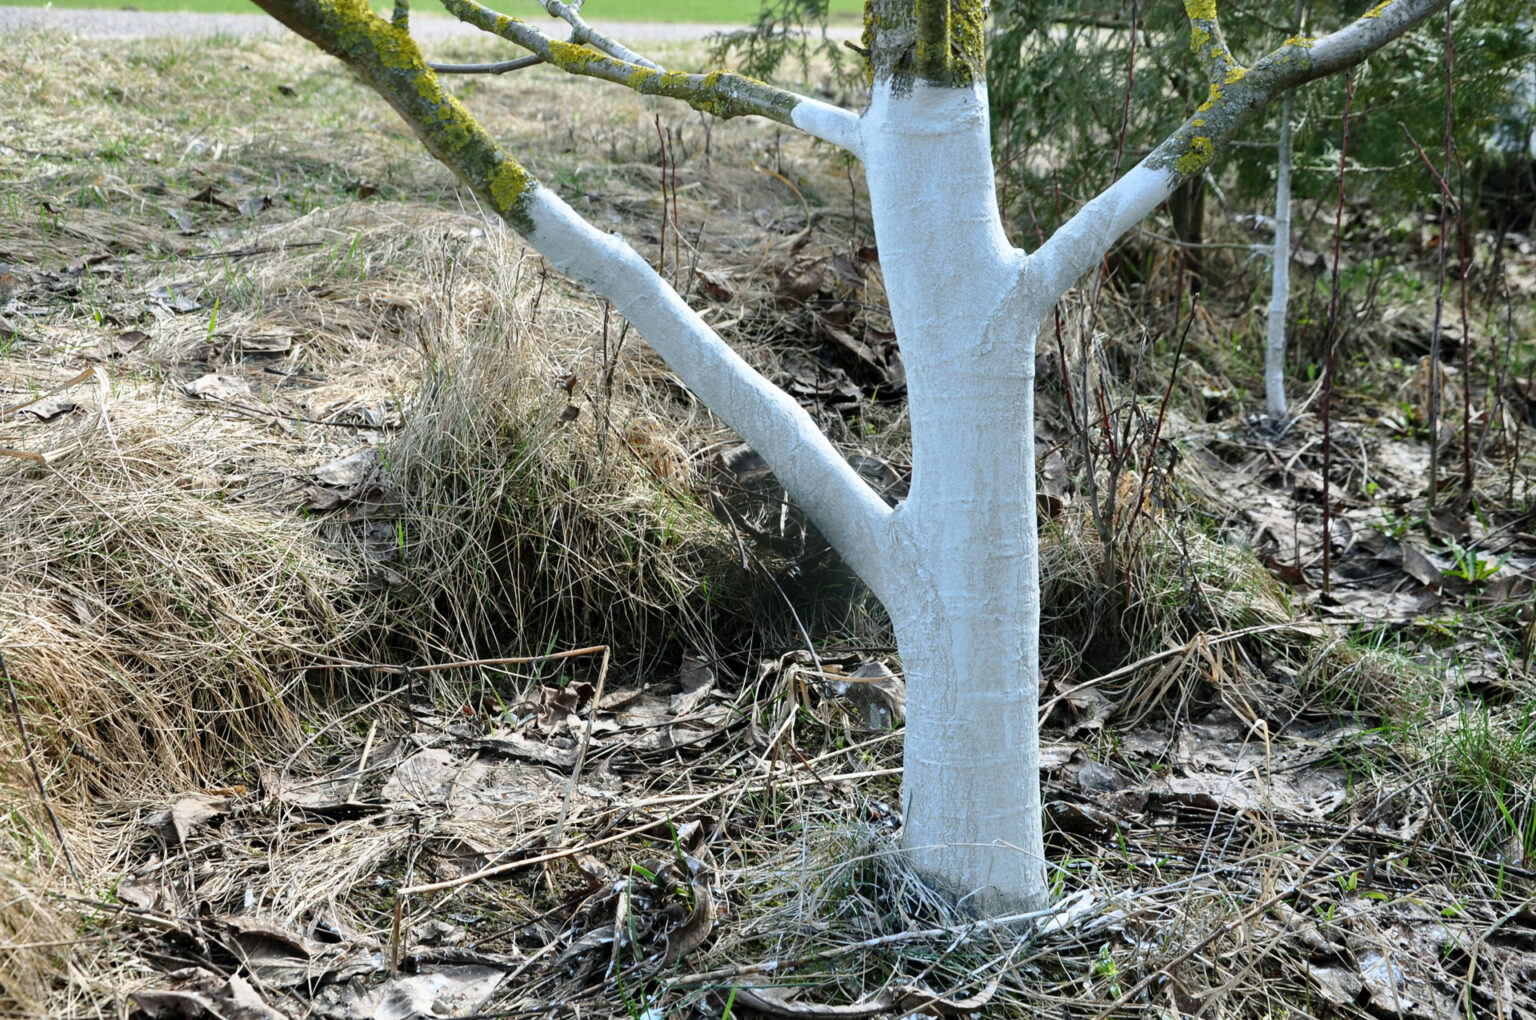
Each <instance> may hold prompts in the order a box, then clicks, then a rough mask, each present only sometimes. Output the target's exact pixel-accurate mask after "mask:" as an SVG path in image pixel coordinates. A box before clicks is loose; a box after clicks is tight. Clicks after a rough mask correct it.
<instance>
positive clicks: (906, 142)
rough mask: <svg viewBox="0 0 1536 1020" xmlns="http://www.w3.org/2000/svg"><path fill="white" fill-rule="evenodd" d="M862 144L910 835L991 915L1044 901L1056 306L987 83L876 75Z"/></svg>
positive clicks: (927, 866)
mask: <svg viewBox="0 0 1536 1020" xmlns="http://www.w3.org/2000/svg"><path fill="white" fill-rule="evenodd" d="M861 136H862V139H863V147H864V160H865V166H866V179H867V180H868V183H869V196H870V207H871V209H872V211H873V217H874V225H875V237H876V240H877V242H878V244H879V250H880V262H881V266H882V267H883V268H884V271H885V285H886V291H887V293H888V294H889V295H890V305H891V317H892V320H893V321H894V323H895V326H896V333H897V336H898V337H900V338H901V344H902V356H903V358H904V359H905V360H906V364H907V378H908V407H909V409H910V414H911V421H912V462H913V478H912V487H911V493H910V495H909V496H908V497H907V500H906V502H905V503H903V504H902V505H901V507H900V508H899V509H898V510H897V512H896V522H895V525H896V526H895V531H896V535H895V537H896V548H897V549H898V550H899V559H898V560H897V563H899V566H898V567H897V573H898V575H899V579H898V582H897V583H896V584H893V585H890V586H888V587H889V589H890V591H889V592H888V593H887V594H886V595H885V596H884V599H885V603H886V607H887V609H888V610H889V611H890V613H891V617H892V620H893V622H894V623H895V626H896V634H897V643H898V645H899V647H900V648H901V651H902V666H903V669H904V670H905V672H906V683H907V720H908V722H907V733H906V744H905V758H904V769H905V774H904V781H903V784H902V800H903V803H904V806H905V813H904V829H903V834H902V844H903V846H904V847H906V848H907V850H908V851H909V852H910V853H911V855H912V859H913V862H914V863H915V864H916V865H917V867H918V868H919V870H920V871H922V872H923V873H924V874H926V875H928V876H930V879H931V880H933V881H934V882H936V883H938V884H942V885H944V886H946V887H947V888H948V889H949V890H950V891H952V892H954V893H956V894H958V895H961V896H970V897H971V899H970V902H971V903H972V904H973V905H974V906H975V907H976V908H977V909H979V910H982V911H985V912H994V913H995V912H999V911H1004V910H1009V909H1016V908H1022V909H1034V908H1037V907H1040V906H1043V905H1044V902H1045V888H1046V886H1045V878H1044V875H1045V870H1044V865H1045V858H1044V844H1043V840H1042V835H1041V824H1040V788H1039V740H1038V738H1037V734H1036V705H1037V703H1038V677H1039V670H1038V664H1037V655H1038V653H1037V649H1038V645H1039V629H1040V579H1039V565H1038V557H1037V545H1038V543H1037V542H1036V538H1035V527H1036V525H1035V473H1034V364H1035V358H1034V339H1035V334H1036V332H1037V330H1038V326H1039V322H1040V320H1041V319H1042V317H1043V316H1044V315H1045V314H1046V313H1047V312H1048V311H1049V310H1050V308H1051V306H1052V305H1053V304H1054V303H1055V296H1054V295H1050V296H1042V295H1039V294H1035V295H1029V294H1027V293H1026V291H1027V289H1028V288H1025V287H1021V286H1020V281H1021V274H1022V273H1023V270H1024V267H1025V258H1024V255H1023V253H1022V252H1019V251H1017V250H1015V249H1014V248H1013V247H1012V245H1010V244H1009V243H1008V239H1007V236H1006V235H1005V234H1004V232H1003V226H1002V219H1001V217H1000V215H999V213H998V208H997V202H996V199H995V197H994V194H995V193H994V189H993V186H992V161H991V144H990V137H989V134H988V122H987V99H986V92H985V90H984V89H983V88H980V87H977V86H971V87H966V88H955V87H940V86H931V85H927V84H925V83H922V82H918V83H915V84H913V85H912V86H910V90H909V91H907V92H905V94H897V92H896V90H895V89H894V88H893V87H892V86H891V84H890V83H889V82H887V83H882V84H877V85H876V86H875V91H874V95H873V97H872V98H871V101H870V104H869V108H868V110H866V111H865V113H864V116H863V119H862V129H861ZM1031 297H1033V304H1031Z"/></svg>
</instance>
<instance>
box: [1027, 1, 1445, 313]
mask: <svg viewBox="0 0 1536 1020" xmlns="http://www.w3.org/2000/svg"><path fill="white" fill-rule="evenodd" d="M1449 2H1450V0H1386V2H1385V3H1382V4H1380V5H1378V6H1376V7H1374V8H1372V9H1371V10H1369V11H1367V12H1366V13H1365V14H1363V15H1361V16H1360V17H1359V18H1358V19H1356V20H1355V21H1354V22H1352V23H1350V24H1349V25H1346V26H1345V27H1344V28H1341V29H1339V30H1338V31H1337V32H1334V33H1332V34H1330V35H1327V36H1324V37H1323V38H1321V39H1315V40H1314V39H1307V38H1303V37H1300V36H1293V37H1292V38H1290V39H1287V40H1286V41H1285V42H1284V43H1283V44H1282V45H1281V46H1280V47H1279V48H1277V49H1275V50H1274V51H1273V52H1271V53H1269V54H1268V55H1267V56H1265V57H1264V58H1263V59H1262V60H1260V61H1258V62H1257V63H1255V64H1254V65H1253V66H1252V67H1250V68H1247V69H1244V68H1242V67H1240V66H1238V65H1236V64H1235V63H1234V64H1232V65H1231V66H1230V69H1229V71H1228V72H1227V73H1226V74H1225V75H1224V76H1223V77H1222V79H1221V80H1220V81H1212V82H1211V94H1210V98H1208V99H1207V100H1206V101H1205V102H1204V103H1202V104H1201V105H1200V107H1199V108H1198V109H1197V110H1196V111H1195V113H1194V115H1193V116H1191V117H1190V118H1189V119H1188V120H1186V121H1185V122H1184V123H1183V124H1182V125H1180V127H1179V128H1178V129H1177V130H1176V131H1174V133H1173V134H1171V135H1169V136H1168V138H1166V139H1164V140H1163V142H1162V143H1161V144H1159V145H1158V146H1157V147H1156V148H1155V149H1153V150H1152V151H1151V152H1150V153H1148V155H1147V156H1146V158H1145V159H1143V160H1142V161H1141V162H1140V163H1138V164H1137V165H1136V166H1135V167H1134V168H1133V169H1132V170H1131V171H1130V173H1128V174H1126V175H1125V176H1124V177H1122V178H1120V180H1118V181H1116V182H1115V183H1114V184H1113V185H1111V186H1110V187H1109V188H1107V189H1105V190H1104V191H1103V192H1102V193H1100V194H1099V195H1098V197H1096V198H1094V199H1093V200H1092V201H1090V202H1088V203H1087V204H1086V205H1084V206H1083V207H1082V208H1081V209H1080V210H1078V213H1077V215H1076V216H1073V217H1072V219H1070V220H1068V221H1067V222H1066V224H1064V225H1063V226H1062V227H1061V229H1059V230H1057V231H1056V233H1055V234H1054V235H1052V237H1051V238H1050V240H1048V241H1047V242H1046V243H1045V244H1044V245H1042V246H1041V248H1040V249H1039V250H1038V251H1037V252H1035V253H1034V255H1032V256H1031V257H1030V265H1029V266H1027V267H1026V274H1025V275H1026V276H1029V275H1030V274H1045V279H1046V280H1047V281H1048V284H1047V285H1048V286H1050V287H1051V288H1052V291H1053V293H1055V294H1057V295H1060V294H1062V293H1064V292H1065V291H1066V289H1067V288H1068V287H1070V286H1072V284H1073V283H1075V282H1076V281H1077V279H1078V277H1080V276H1082V275H1083V273H1085V272H1087V271H1088V270H1089V269H1090V268H1092V267H1093V266H1094V265H1095V264H1096V263H1097V262H1098V261H1099V259H1100V258H1102V257H1103V255H1104V253H1105V252H1106V251H1108V250H1109V246H1110V245H1111V244H1113V243H1114V242H1115V240H1116V239H1117V238H1119V237H1120V235H1122V234H1124V233H1125V232H1126V231H1127V230H1129V229H1131V227H1133V226H1135V225H1136V224H1137V223H1139V222H1141V220H1142V219H1144V218H1145V217H1146V216H1147V214H1149V213H1150V212H1151V211H1152V210H1153V209H1155V208H1157V206H1158V205H1160V204H1161V203H1162V202H1163V201H1164V200H1165V199H1167V197H1168V196H1169V195H1170V194H1172V193H1173V190H1174V188H1176V187H1178V185H1179V184H1180V183H1182V182H1183V181H1184V180H1185V179H1186V178H1188V177H1190V176H1192V175H1194V174H1197V173H1201V172H1203V171H1204V170H1205V168H1206V167H1207V166H1209V165H1210V163H1211V161H1212V159H1214V158H1215V156H1216V150H1217V149H1218V148H1220V147H1222V146H1224V145H1226V144H1227V142H1229V141H1230V140H1231V139H1232V137H1233V136H1234V135H1235V134H1237V132H1238V131H1239V130H1240V129H1241V128H1242V127H1243V126H1244V125H1245V124H1247V123H1248V122H1249V121H1250V120H1252V119H1253V118H1254V117H1255V116H1257V115H1258V113H1259V111H1261V110H1263V109H1264V107H1265V106H1266V105H1268V104H1269V103H1270V101H1272V100H1274V99H1275V98H1277V97H1278V96H1280V95H1281V94H1283V93H1285V92H1287V91H1289V90H1291V89H1294V88H1296V87H1297V86H1299V85H1304V84H1306V83H1307V82H1309V81H1314V80H1316V79H1318V78H1322V77H1325V76H1327V75H1330V74H1333V73H1334V72H1336V71H1342V70H1344V69H1345V68H1346V67H1351V66H1353V65H1355V64H1358V63H1359V62H1360V61H1362V60H1364V59H1366V58H1367V57H1369V56H1370V55H1371V54H1373V53H1375V52H1376V51H1377V50H1379V49H1381V48H1382V47H1383V46H1385V45H1387V44H1388V43H1390V42H1392V41H1393V40H1394V39H1397V38H1398V37H1399V36H1402V35H1404V34H1405V33H1407V32H1409V31H1411V30H1412V29H1413V28H1414V27H1416V26H1417V25H1418V24H1420V23H1421V22H1422V21H1423V20H1424V19H1425V18H1427V17H1429V16H1430V15H1431V14H1433V13H1435V12H1436V11H1439V10H1442V9H1444V8H1445V7H1446V5H1447V4H1448V3H1449ZM1187 4H1188V6H1189V7H1191V8H1193V9H1195V12H1196V13H1202V12H1209V13H1210V14H1211V18H1210V19H1203V20H1209V21H1211V22H1212V23H1213V22H1214V14H1215V4H1214V0H1203V3H1202V0H1187ZM1213 38H1214V37H1213ZM1213 45H1214V43H1213ZM1222 49H1223V50H1225V44H1224V43H1223V44H1222Z"/></svg>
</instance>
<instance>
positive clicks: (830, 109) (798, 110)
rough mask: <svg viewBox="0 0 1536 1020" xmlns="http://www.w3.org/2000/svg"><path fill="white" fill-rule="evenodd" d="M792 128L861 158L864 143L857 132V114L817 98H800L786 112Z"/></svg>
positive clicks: (862, 156)
mask: <svg viewBox="0 0 1536 1020" xmlns="http://www.w3.org/2000/svg"><path fill="white" fill-rule="evenodd" d="M789 117H790V121H791V122H792V123H793V124H794V126H795V127H797V128H799V129H800V130H801V131H804V132H805V133H806V134H808V135H810V136H811V137H812V138H820V139H821V140H822V141H824V142H831V143H832V144H833V145H836V146H837V147H838V148H840V149H843V150H845V151H847V152H850V153H852V154H853V155H855V156H857V157H859V158H860V159H863V158H864V142H863V139H862V137H861V136H860V134H859V123H860V122H859V117H858V114H855V113H853V112H851V111H849V110H845V109H843V108H842V107H840V106H833V105H832V104H831V103H823V102H822V101H821V100H819V99H806V98H802V99H801V100H800V101H799V102H798V103H796V104H795V106H794V108H793V109H792V110H790V111H789Z"/></svg>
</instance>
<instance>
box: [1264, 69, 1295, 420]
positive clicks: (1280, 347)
mask: <svg viewBox="0 0 1536 1020" xmlns="http://www.w3.org/2000/svg"><path fill="white" fill-rule="evenodd" d="M1275 160H1276V167H1275V244H1274V248H1273V249H1272V254H1273V256H1274V265H1273V266H1272V267H1271V275H1270V288H1269V324H1268V326H1269V328H1268V329H1267V330H1266V332H1265V337H1264V404H1265V407H1266V409H1267V410H1268V412H1269V420H1270V421H1272V422H1275V423H1277V424H1278V423H1279V422H1282V421H1284V420H1285V416H1286V414H1287V413H1288V412H1287V409H1286V405H1285V313H1286V308H1287V306H1288V305H1289V304H1290V300H1291V97H1290V96H1289V95H1287V96H1286V97H1285V98H1284V99H1283V100H1281V103H1280V145H1279V147H1278V149H1277V151H1276V153H1275Z"/></svg>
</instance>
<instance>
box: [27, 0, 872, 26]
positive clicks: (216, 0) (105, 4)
mask: <svg viewBox="0 0 1536 1020" xmlns="http://www.w3.org/2000/svg"><path fill="white" fill-rule="evenodd" d="M48 2H49V0H6V3H5V4H4V5H0V6H12V7H42V6H44V5H45V4H46V3H48ZM52 5H53V6H54V7H59V8H71V9H81V8H98V9H106V10H125V9H126V10H141V11H195V12H199V13H204V14H253V13H257V12H258V11H257V8H256V6H255V5H254V4H252V3H250V2H249V0H132V2H124V3H113V2H111V0H52ZM374 6H375V7H376V8H378V9H379V10H381V11H386V10H389V9H391V8H392V7H393V4H392V3H383V4H381V3H378V2H377V0H375V2H374ZM519 8H523V10H520V9H519ZM498 9H501V10H503V11H505V12H506V13H511V14H518V15H520V16H525V17H527V16H530V15H531V16H532V17H533V18H537V17H538V16H539V14H538V10H537V8H534V7H533V5H532V4H531V3H527V2H524V3H516V4H512V3H506V4H501V5H499V7H498ZM758 9H759V5H758V2H757V0H594V2H592V3H589V4H587V5H586V7H585V8H584V10H583V14H585V15H586V16H587V17H588V18H591V19H592V20H594V21H697V22H703V23H706V24H747V23H748V22H750V21H751V20H752V19H753V18H754V17H755V16H756V14H757V12H758ZM862 10H863V3H862V0H832V15H833V20H834V22H835V23H837V24H853V23H855V22H856V21H857V19H858V18H859V17H860V12H861V11H862ZM416 12H420V13H423V14H437V15H442V13H443V12H442V10H441V9H440V8H439V7H438V6H437V5H436V4H429V3H417V4H415V5H414V6H413V13H416ZM444 16H446V15H444Z"/></svg>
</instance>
